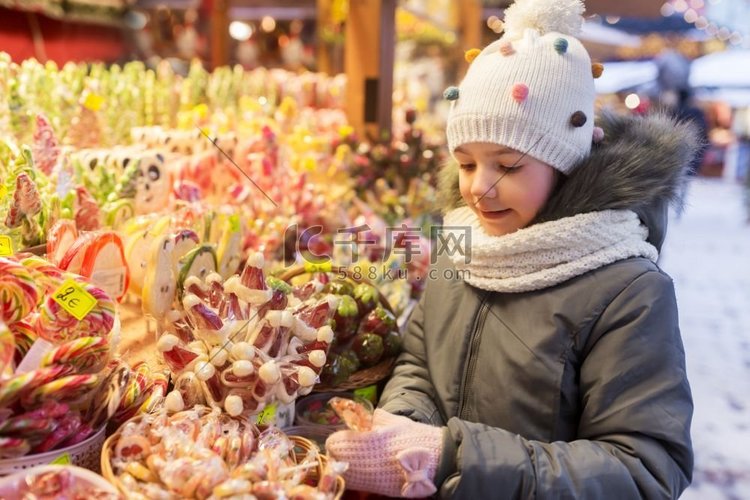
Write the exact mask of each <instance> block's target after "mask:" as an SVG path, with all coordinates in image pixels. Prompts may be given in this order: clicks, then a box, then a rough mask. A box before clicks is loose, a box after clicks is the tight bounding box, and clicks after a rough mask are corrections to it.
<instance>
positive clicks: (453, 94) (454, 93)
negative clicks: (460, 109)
mask: <svg viewBox="0 0 750 500" xmlns="http://www.w3.org/2000/svg"><path fill="white" fill-rule="evenodd" d="M443 97H444V98H445V99H446V100H448V101H455V100H457V99H458V87H448V88H447V89H445V92H443Z"/></svg>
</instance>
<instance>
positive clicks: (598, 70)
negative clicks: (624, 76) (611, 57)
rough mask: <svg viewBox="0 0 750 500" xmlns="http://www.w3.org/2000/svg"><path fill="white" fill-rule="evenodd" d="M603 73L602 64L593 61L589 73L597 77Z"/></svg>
mask: <svg viewBox="0 0 750 500" xmlns="http://www.w3.org/2000/svg"><path fill="white" fill-rule="evenodd" d="M602 73H604V65H603V64H601V63H593V64H592V65H591V74H592V75H593V76H594V78H599V77H600V76H602Z"/></svg>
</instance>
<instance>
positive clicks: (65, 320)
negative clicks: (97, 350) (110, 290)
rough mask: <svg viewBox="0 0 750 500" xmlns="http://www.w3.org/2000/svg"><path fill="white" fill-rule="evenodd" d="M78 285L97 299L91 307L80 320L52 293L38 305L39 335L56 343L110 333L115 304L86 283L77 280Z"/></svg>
mask: <svg viewBox="0 0 750 500" xmlns="http://www.w3.org/2000/svg"><path fill="white" fill-rule="evenodd" d="M79 285H80V286H81V287H82V288H83V289H84V290H85V291H87V292H88V293H89V294H91V296H93V297H94V298H95V299H96V300H97V303H96V305H95V306H94V308H93V309H92V310H91V311H90V312H89V313H88V314H87V315H86V317H84V318H83V320H81V321H78V320H77V319H76V318H75V317H73V315H72V314H70V313H68V311H66V310H65V309H63V308H62V306H61V305H60V304H58V303H57V302H56V301H55V299H54V298H53V296H50V297H48V298H47V300H45V301H44V304H43V305H42V306H41V307H40V311H39V318H38V320H37V322H36V325H35V327H36V332H37V334H38V335H39V336H40V337H42V338H43V339H45V340H48V341H50V342H53V343H56V344H57V343H60V342H65V341H68V340H74V339H77V338H79V337H85V336H89V335H97V336H102V337H107V336H108V335H109V332H110V331H111V330H112V326H113V325H114V323H115V303H114V302H113V301H112V299H110V298H109V296H108V295H107V294H106V293H105V292H104V291H102V290H101V289H99V288H96V287H95V286H94V285H92V284H90V283H85V282H79Z"/></svg>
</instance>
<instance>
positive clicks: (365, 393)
mask: <svg viewBox="0 0 750 500" xmlns="http://www.w3.org/2000/svg"><path fill="white" fill-rule="evenodd" d="M354 395H355V396H358V397H360V398H362V399H366V400H368V401H370V402H371V403H372V404H375V403H377V402H378V386H376V385H374V384H373V385H368V386H367V387H362V388H361V389H355V390H354Z"/></svg>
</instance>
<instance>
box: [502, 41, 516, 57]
mask: <svg viewBox="0 0 750 500" xmlns="http://www.w3.org/2000/svg"><path fill="white" fill-rule="evenodd" d="M500 53H501V54H502V55H504V56H512V55H513V54H515V53H516V49H514V48H513V44H512V43H510V42H501V43H500Z"/></svg>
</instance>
